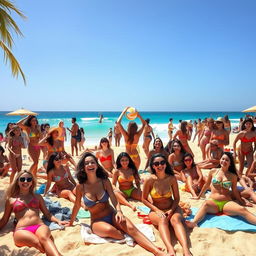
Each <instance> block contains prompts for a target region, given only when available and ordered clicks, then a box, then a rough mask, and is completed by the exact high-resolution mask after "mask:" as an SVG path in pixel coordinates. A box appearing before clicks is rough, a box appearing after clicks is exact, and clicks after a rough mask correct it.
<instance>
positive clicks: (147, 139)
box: [142, 119, 155, 156]
mask: <svg viewBox="0 0 256 256" xmlns="http://www.w3.org/2000/svg"><path fill="white" fill-rule="evenodd" d="M145 122H146V125H145V127H144V134H143V135H144V142H143V145H142V147H143V149H144V152H145V154H146V156H148V153H149V144H150V142H151V140H152V136H153V138H154V139H155V134H154V132H153V129H152V127H151V126H150V125H149V122H150V119H146V120H145ZM151 134H152V135H151Z"/></svg>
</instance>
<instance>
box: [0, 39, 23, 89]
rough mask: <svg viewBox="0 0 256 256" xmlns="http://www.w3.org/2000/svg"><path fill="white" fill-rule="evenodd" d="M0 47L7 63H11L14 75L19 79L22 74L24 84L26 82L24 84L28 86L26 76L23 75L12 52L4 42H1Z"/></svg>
mask: <svg viewBox="0 0 256 256" xmlns="http://www.w3.org/2000/svg"><path fill="white" fill-rule="evenodd" d="M0 47H1V48H2V49H3V51H4V59H5V62H6V63H8V62H10V65H11V69H12V75H13V76H14V77H16V78H17V77H18V75H19V74H21V76H22V79H23V82H24V84H26V77H25V74H24V73H23V71H22V69H21V67H20V64H19V62H18V61H17V60H16V58H15V57H14V55H13V54H12V52H11V50H10V49H9V48H8V47H7V46H6V45H5V44H4V43H3V42H2V41H0Z"/></svg>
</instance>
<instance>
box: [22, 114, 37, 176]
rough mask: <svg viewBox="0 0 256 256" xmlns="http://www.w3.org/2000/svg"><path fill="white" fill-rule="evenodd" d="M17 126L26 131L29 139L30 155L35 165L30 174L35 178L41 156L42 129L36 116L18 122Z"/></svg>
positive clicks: (32, 166)
mask: <svg viewBox="0 0 256 256" xmlns="http://www.w3.org/2000/svg"><path fill="white" fill-rule="evenodd" d="M17 125H18V126H19V127H20V128H21V129H22V130H24V131H26V133H27V135H28V137H29V144H28V153H29V156H30V158H31V159H32V161H33V163H32V165H31V167H30V172H32V174H33V175H34V176H35V175H36V173H37V166H38V160H39V156H40V145H38V142H39V140H40V138H41V129H40V126H39V125H38V121H37V118H36V117H35V116H27V117H25V118H23V119H21V120H20V121H19V122H17Z"/></svg>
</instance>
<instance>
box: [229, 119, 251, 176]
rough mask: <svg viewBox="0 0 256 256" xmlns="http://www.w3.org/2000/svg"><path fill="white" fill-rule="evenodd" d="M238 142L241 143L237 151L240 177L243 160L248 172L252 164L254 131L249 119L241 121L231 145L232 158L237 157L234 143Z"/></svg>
mask: <svg viewBox="0 0 256 256" xmlns="http://www.w3.org/2000/svg"><path fill="white" fill-rule="evenodd" d="M238 140H240V141H241V146H240V147H239V148H238V150H237V151H238V159H239V175H241V174H243V169H244V161H245V158H246V160H247V168H248V169H247V170H249V169H250V167H251V164H252V162H253V153H254V151H255V150H256V130H255V127H254V124H253V121H252V119H251V118H248V119H245V120H244V121H243V123H242V126H241V131H240V132H239V133H238V134H237V135H236V138H235V140H234V143H233V148H234V158H236V156H237V152H236V143H237V142H238ZM253 144H254V149H253Z"/></svg>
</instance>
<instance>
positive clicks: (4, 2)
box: [0, 0, 26, 19]
mask: <svg viewBox="0 0 256 256" xmlns="http://www.w3.org/2000/svg"><path fill="white" fill-rule="evenodd" d="M0 8H2V9H6V10H8V11H9V12H10V13H11V11H14V12H16V13H17V14H18V15H19V16H20V17H21V18H23V19H25V18H26V16H25V15H24V14H23V13H22V12H21V11H20V10H19V9H18V8H16V7H15V6H14V4H13V3H12V2H11V1H9V0H0Z"/></svg>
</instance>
